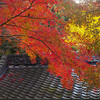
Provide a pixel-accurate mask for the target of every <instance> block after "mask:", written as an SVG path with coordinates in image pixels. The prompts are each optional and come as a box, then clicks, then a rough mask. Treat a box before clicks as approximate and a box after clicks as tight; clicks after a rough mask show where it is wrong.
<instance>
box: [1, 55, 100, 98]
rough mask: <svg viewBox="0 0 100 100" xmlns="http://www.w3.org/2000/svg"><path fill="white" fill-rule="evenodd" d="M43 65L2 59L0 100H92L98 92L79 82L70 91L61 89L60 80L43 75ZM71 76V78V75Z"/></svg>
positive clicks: (19, 58) (14, 58) (21, 58)
mask: <svg viewBox="0 0 100 100" xmlns="http://www.w3.org/2000/svg"><path fill="white" fill-rule="evenodd" d="M47 68H48V66H47V65H40V64H34V65H32V64H31V61H30V60H29V57H28V56H27V55H13V56H12V55H10V56H8V57H7V56H2V58H1V60H0V77H1V78H0V100H2V99H6V100H8V99H12V100H14V99H17V100H19V99H21V100H22V99H28V100H30V99H31V100H41V99H42V100H47V99H50V100H54V99H56V100H57V99H58V100H74V99H76V100H78V99H79V100H86V99H88V100H96V99H98V100H99V99H100V90H97V91H94V90H93V91H89V90H87V88H86V87H83V86H82V82H78V83H75V84H74V88H73V89H72V90H67V89H65V88H62V84H61V83H60V77H56V76H55V77H54V76H53V75H51V74H50V73H49V72H47V71H46V69H47ZM73 76H75V75H73Z"/></svg>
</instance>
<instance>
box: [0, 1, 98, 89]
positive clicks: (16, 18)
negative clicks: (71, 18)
mask: <svg viewBox="0 0 100 100" xmlns="http://www.w3.org/2000/svg"><path fill="white" fill-rule="evenodd" d="M60 1H62V0H60ZM3 2H4V3H6V5H5V6H2V7H1V8H0V12H1V15H0V20H1V22H0V27H1V28H0V31H2V27H5V28H6V29H7V30H8V32H7V33H5V34H4V36H5V37H6V36H8V37H9V39H10V38H11V37H13V38H14V39H16V40H17V41H19V42H20V43H19V45H18V47H20V48H23V49H25V51H26V53H28V55H29V56H30V58H31V60H32V62H33V63H35V62H36V56H37V55H39V57H41V59H42V61H41V63H43V62H45V61H46V60H47V61H48V66H49V68H48V71H50V73H52V74H54V75H57V76H61V77H62V79H61V82H62V84H63V86H64V87H66V88H68V89H72V87H73V83H74V80H73V77H72V75H71V73H72V69H74V72H75V73H77V75H78V76H79V80H81V81H83V82H87V83H89V85H90V87H92V86H93V87H99V83H97V81H98V80H99V77H100V76H99V74H98V73H99V69H98V66H99V65H98V66H92V65H89V64H88V63H87V62H85V60H86V58H85V56H86V55H87V54H88V53H87V48H85V47H84V46H82V47H81V50H82V52H80V53H81V55H82V54H83V56H80V59H77V56H78V55H76V54H75V52H74V51H73V49H72V48H71V46H72V45H74V43H72V42H70V43H66V42H65V40H64V39H63V38H64V37H66V36H67V33H66V30H65V29H64V26H65V25H66V20H67V19H66V18H65V19H64V20H63V18H61V19H60V17H59V14H58V15H57V13H56V12H57V11H55V9H53V8H54V7H56V5H57V4H59V3H60V2H59V1H58V0H3ZM60 9H61V8H60ZM56 10H57V9H56ZM69 13H70V11H69ZM65 17H66V16H65ZM67 21H68V20H67ZM0 33H1V32H0ZM89 54H90V56H91V52H90V53H89ZM92 73H93V75H92Z"/></svg>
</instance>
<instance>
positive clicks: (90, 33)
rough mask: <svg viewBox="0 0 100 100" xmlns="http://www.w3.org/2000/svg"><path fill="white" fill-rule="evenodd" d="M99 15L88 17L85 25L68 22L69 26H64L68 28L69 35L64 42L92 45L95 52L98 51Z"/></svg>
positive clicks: (99, 39) (99, 40)
mask: <svg viewBox="0 0 100 100" xmlns="http://www.w3.org/2000/svg"><path fill="white" fill-rule="evenodd" d="M99 20H100V16H95V17H90V19H88V23H87V25H86V26H85V25H81V26H79V25H76V24H74V23H70V24H69V27H66V29H67V30H69V36H67V39H65V38H63V39H65V42H67V43H70V42H73V43H76V44H77V45H78V44H80V43H81V44H84V45H85V46H87V48H90V47H92V48H93V49H94V51H95V52H98V53H100V26H99Z"/></svg>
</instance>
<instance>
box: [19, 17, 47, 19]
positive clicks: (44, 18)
mask: <svg viewBox="0 0 100 100" xmlns="http://www.w3.org/2000/svg"><path fill="white" fill-rule="evenodd" d="M19 17H28V18H31V19H47V18H38V17H31V16H19Z"/></svg>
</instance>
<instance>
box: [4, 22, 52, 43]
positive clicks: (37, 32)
mask: <svg viewBox="0 0 100 100" xmlns="http://www.w3.org/2000/svg"><path fill="white" fill-rule="evenodd" d="M6 25H8V26H12V27H18V28H21V29H24V30H27V31H30V32H35V33H36V34H37V35H39V36H40V37H42V38H44V36H42V35H40V34H39V32H41V31H32V30H29V29H27V28H24V27H21V26H17V25H12V24H6ZM45 41H46V42H48V43H51V41H47V40H45Z"/></svg>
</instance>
